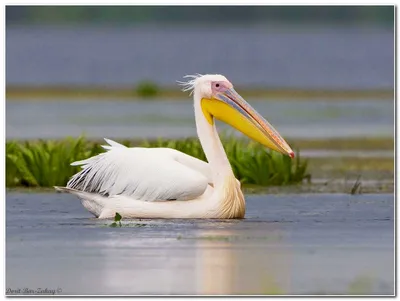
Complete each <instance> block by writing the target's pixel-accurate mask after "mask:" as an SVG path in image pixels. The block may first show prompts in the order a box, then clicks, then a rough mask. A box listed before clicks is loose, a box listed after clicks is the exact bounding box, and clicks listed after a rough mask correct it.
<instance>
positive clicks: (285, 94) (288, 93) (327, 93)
mask: <svg viewBox="0 0 400 301" xmlns="http://www.w3.org/2000/svg"><path fill="white" fill-rule="evenodd" d="M236 90H237V91H238V92H240V94H241V95H242V96H243V97H246V98H259V99H260V98H263V99H288V100H296V99H299V100H304V99H309V100H320V99H321V98H323V99H329V100H333V99H335V100H336V99H343V100H366V99H368V100H371V99H379V100H387V101H389V100H393V99H394V90H391V89H373V90H331V89H292V88H257V87H255V88H244V87H243V88H241V87H240V86H239V87H237V88H236ZM188 97H189V96H188V93H185V92H182V91H181V90H180V87H170V88H169V87H168V88H164V87H156V92H154V94H152V95H140V93H138V92H137V91H136V88H135V87H134V86H132V87H109V88H105V87H80V86H76V87H74V86H72V87H71V86H67V87H64V86H40V87H34V86H7V87H6V99H7V101H13V100H18V99H24V100H32V101H34V100H37V99H40V100H48V101H51V100H52V99H53V98H68V99H69V100H71V101H79V100H93V101H103V100H107V99H110V98H118V99H120V100H127V101H133V100H135V101H138V100H143V99H146V100H152V99H157V100H160V99H166V100H170V99H174V100H187V99H188Z"/></svg>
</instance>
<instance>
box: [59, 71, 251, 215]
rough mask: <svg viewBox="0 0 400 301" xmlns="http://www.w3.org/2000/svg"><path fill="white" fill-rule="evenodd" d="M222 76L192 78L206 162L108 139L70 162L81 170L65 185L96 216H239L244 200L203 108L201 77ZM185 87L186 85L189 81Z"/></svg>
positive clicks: (217, 76)
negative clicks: (91, 153)
mask: <svg viewBox="0 0 400 301" xmlns="http://www.w3.org/2000/svg"><path fill="white" fill-rule="evenodd" d="M211 77H213V78H212V79H213V80H214V79H215V78H216V79H217V80H226V78H225V77H223V76H221V75H213V76H201V77H195V78H194V79H193V80H192V81H190V82H189V83H188V85H189V86H190V88H194V108H195V117H196V126H197V133H198V135H199V138H200V142H201V144H202V146H203V149H204V152H205V154H206V156H207V159H208V162H209V163H206V162H204V161H201V160H199V159H196V158H193V157H191V156H188V155H186V154H184V153H182V152H179V151H177V150H174V149H169V148H138V147H136V148H127V147H125V146H123V145H121V144H119V143H117V142H115V141H112V140H108V139H106V142H107V143H108V144H109V145H106V146H103V148H105V149H106V150H107V152H105V153H102V154H99V155H97V156H94V157H91V158H89V159H86V160H82V161H79V162H74V163H72V165H81V166H82V170H81V171H80V172H79V173H77V174H76V175H74V176H73V177H72V178H71V180H70V181H69V182H68V184H67V187H56V189H57V190H60V191H65V192H69V193H72V194H75V195H77V196H78V197H79V198H80V199H81V202H82V204H83V206H84V207H85V208H86V209H87V210H89V211H90V212H91V213H93V214H94V215H95V216H97V217H99V218H111V217H113V216H114V215H115V213H116V212H118V213H119V214H121V215H122V216H123V217H124V218H134V217H135V218H242V217H244V212H245V201H244V197H243V194H242V192H241V189H240V183H239V181H238V180H236V179H235V177H234V175H233V172H232V169H231V166H230V164H229V161H228V159H227V157H226V154H225V152H224V149H223V147H222V144H221V141H220V139H219V137H218V133H217V130H216V128H215V125H214V124H213V125H211V124H210V123H209V122H208V121H207V120H206V118H205V116H204V114H203V113H202V109H201V105H200V100H201V97H202V93H204V88H205V85H204V83H205V81H209V80H210V79H211ZM186 88H189V87H188V86H187V87H186Z"/></svg>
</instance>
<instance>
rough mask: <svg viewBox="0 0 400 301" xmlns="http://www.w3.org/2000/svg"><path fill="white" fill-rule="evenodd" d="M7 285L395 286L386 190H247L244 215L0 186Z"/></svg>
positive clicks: (95, 288)
mask: <svg viewBox="0 0 400 301" xmlns="http://www.w3.org/2000/svg"><path fill="white" fill-rule="evenodd" d="M6 197H7V200H6V210H7V214H6V243H7V244H6V287H7V288H10V289H17V288H32V289H35V288H49V289H55V290H58V293H63V294H101V295H103V294H107V295H109V294H271V293H278V294H314V293H322V294H393V293H394V243H393V239H394V232H393V226H394V215H393V212H394V206H393V202H394V198H393V195H391V194H369V195H355V196H351V195H343V194H312V195H304V194H303V195H295V194H293V195H268V196H267V195H249V196H247V213H246V219H244V220H138V219H137V220H130V221H123V227H122V228H111V227H109V224H111V221H104V220H102V221H99V220H96V219H93V218H91V215H90V214H89V213H88V212H86V211H85V209H84V208H83V207H82V206H81V205H80V203H79V201H78V200H77V199H76V198H75V197H74V196H71V195H66V194H50V193H35V194H25V193H16V192H12V193H7V196H6Z"/></svg>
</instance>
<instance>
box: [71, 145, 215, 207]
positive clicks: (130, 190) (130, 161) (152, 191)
mask: <svg viewBox="0 0 400 301" xmlns="http://www.w3.org/2000/svg"><path fill="white" fill-rule="evenodd" d="M106 142H107V143H108V144H109V146H104V148H105V149H107V150H108V151H107V152H105V153H102V154H99V155H97V156H94V157H91V158H89V159H86V160H83V161H78V162H74V163H72V165H82V170H81V171H80V172H79V173H77V174H75V175H74V176H73V177H72V178H71V179H70V181H69V182H68V184H67V187H68V188H73V189H77V190H81V191H86V192H94V193H98V194H101V195H106V196H111V195H125V196H129V197H132V198H134V199H137V200H143V201H155V200H189V199H193V198H196V197H198V196H200V195H202V194H203V193H204V191H205V190H206V188H207V185H208V184H212V177H211V171H210V170H209V166H208V163H206V162H204V161H201V160H198V159H196V158H193V157H191V156H188V155H186V154H184V153H181V152H179V151H176V150H173V149H169V148H140V147H134V148H127V147H125V146H123V145H122V144H119V143H116V142H114V141H111V140H106Z"/></svg>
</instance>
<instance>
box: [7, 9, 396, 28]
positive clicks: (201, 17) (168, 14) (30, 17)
mask: <svg viewBox="0 0 400 301" xmlns="http://www.w3.org/2000/svg"><path fill="white" fill-rule="evenodd" d="M6 22H7V23H6V24H7V25H10V24H23V23H27V24H45V23H50V24H53V23H72V24H73V23H100V24H101V23H114V24H126V23H128V24H129V23H143V22H150V23H159V22H162V23H177V22H186V23H196V22H197V23H209V22H212V23H235V22H239V23H240V22H245V23H246V24H247V23H260V22H261V23H262V22H281V23H337V24H339V25H341V24H343V23H360V24H365V23H370V24H379V25H388V26H393V23H394V6H7V7H6Z"/></svg>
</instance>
